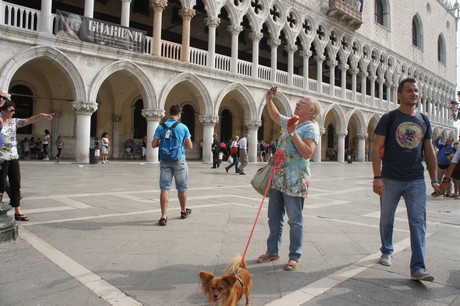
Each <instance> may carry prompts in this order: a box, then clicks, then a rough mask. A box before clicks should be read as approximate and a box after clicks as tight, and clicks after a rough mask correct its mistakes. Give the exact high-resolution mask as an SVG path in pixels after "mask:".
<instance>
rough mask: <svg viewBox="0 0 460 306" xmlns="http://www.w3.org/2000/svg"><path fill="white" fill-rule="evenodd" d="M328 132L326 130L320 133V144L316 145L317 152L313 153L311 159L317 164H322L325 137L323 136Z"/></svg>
mask: <svg viewBox="0 0 460 306" xmlns="http://www.w3.org/2000/svg"><path fill="white" fill-rule="evenodd" d="M325 131H326V130H325V129H321V130H320V131H319V141H318V143H317V144H316V149H315V152H314V153H313V156H312V158H311V160H312V161H314V162H316V163H320V162H321V155H322V154H321V146H322V145H321V140H322V137H323V134H324V132H325Z"/></svg>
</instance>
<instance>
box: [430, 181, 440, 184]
mask: <svg viewBox="0 0 460 306" xmlns="http://www.w3.org/2000/svg"><path fill="white" fill-rule="evenodd" d="M431 184H439V181H438V180H431Z"/></svg>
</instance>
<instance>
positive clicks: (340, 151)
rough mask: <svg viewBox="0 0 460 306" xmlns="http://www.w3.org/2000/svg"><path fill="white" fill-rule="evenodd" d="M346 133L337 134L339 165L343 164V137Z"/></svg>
mask: <svg viewBox="0 0 460 306" xmlns="http://www.w3.org/2000/svg"><path fill="white" fill-rule="evenodd" d="M347 134H348V133H347V132H345V133H337V137H338V140H337V161H338V162H339V163H343V162H344V161H345V136H347Z"/></svg>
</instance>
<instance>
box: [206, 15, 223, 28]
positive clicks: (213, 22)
mask: <svg viewBox="0 0 460 306" xmlns="http://www.w3.org/2000/svg"><path fill="white" fill-rule="evenodd" d="M205 22H206V25H207V26H208V27H210V28H217V27H218V26H219V24H220V18H214V17H207V18H205Z"/></svg>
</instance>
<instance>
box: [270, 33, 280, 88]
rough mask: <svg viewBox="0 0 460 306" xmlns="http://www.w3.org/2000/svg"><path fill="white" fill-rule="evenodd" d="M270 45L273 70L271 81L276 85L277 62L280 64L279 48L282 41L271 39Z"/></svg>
mask: <svg viewBox="0 0 460 306" xmlns="http://www.w3.org/2000/svg"><path fill="white" fill-rule="evenodd" d="M268 44H269V45H270V47H271V64H270V66H271V68H272V75H271V78H270V79H271V81H272V82H273V83H276V70H277V69H278V68H277V62H278V53H277V52H278V51H277V49H278V46H279V45H281V39H277V38H271V39H270V41H269V42H268Z"/></svg>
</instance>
